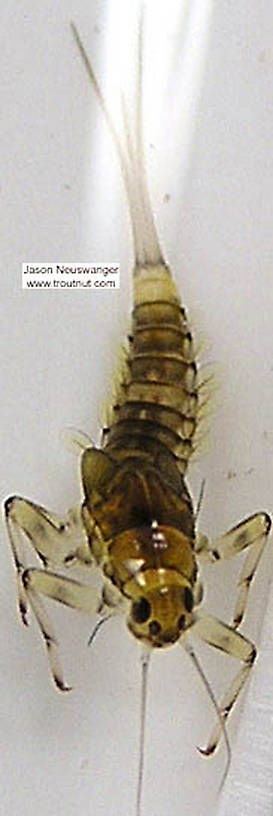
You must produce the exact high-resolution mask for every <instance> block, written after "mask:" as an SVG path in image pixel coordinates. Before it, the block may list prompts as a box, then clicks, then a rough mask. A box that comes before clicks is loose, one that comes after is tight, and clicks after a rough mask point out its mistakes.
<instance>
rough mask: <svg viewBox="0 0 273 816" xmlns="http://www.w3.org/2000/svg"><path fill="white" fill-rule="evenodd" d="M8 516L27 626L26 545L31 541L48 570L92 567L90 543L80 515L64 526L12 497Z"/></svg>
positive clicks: (63, 523) (49, 514)
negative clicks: (85, 564) (53, 568)
mask: <svg viewBox="0 0 273 816" xmlns="http://www.w3.org/2000/svg"><path fill="white" fill-rule="evenodd" d="M5 515H6V521H7V528H8V533H9V539H10V543H11V548H12V553H13V558H14V562H15V567H16V570H17V576H18V584H19V607H20V611H21V615H22V618H23V621H24V623H27V619H26V614H27V608H26V603H25V601H26V598H25V592H24V587H23V585H22V580H21V578H22V574H23V572H24V570H25V567H26V561H25V554H24V542H25V540H26V539H27V540H28V542H29V543H30V544H31V546H32V547H33V549H34V551H35V553H36V555H37V556H38V558H40V561H42V564H43V566H44V567H45V568H47V567H48V566H49V565H51V566H56V565H58V566H63V567H64V566H69V565H70V564H72V563H73V562H74V563H75V562H79V561H81V562H84V563H89V564H90V563H91V557H90V550H89V548H88V540H87V536H86V534H85V531H84V528H83V526H82V524H81V519H80V514H78V518H76V513H75V511H70V515H68V518H67V520H66V521H65V522H64V521H63V520H62V519H59V518H58V517H57V516H55V515H54V514H53V513H49V512H48V511H47V510H45V508H44V507H40V506H39V505H37V504H33V503H32V502H30V501H27V500H26V499H22V498H20V497H16V496H12V497H11V498H9V499H7V501H6V502H5Z"/></svg>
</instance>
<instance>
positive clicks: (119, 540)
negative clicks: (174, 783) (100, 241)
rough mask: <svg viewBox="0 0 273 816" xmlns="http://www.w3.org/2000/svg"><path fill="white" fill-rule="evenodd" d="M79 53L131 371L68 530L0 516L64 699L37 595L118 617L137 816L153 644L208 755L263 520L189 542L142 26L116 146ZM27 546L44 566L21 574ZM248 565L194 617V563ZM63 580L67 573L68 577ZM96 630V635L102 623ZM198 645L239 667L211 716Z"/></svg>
mask: <svg viewBox="0 0 273 816" xmlns="http://www.w3.org/2000/svg"><path fill="white" fill-rule="evenodd" d="M72 31H73V35H74V38H75V40H76V43H77V46H78V48H79V51H80V53H81V56H82V58H83V61H84V63H85V67H86V69H87V73H88V75H89V78H90V81H91V84H92V87H93V89H94V91H95V93H96V96H97V99H98V102H99V104H100V106H101V109H102V111H103V114H104V117H105V119H106V122H107V125H108V128H109V130H110V132H111V134H112V137H113V140H114V142H115V144H116V148H117V153H118V156H119V160H120V166H121V172H122V175H123V178H124V182H125V187H126V192H127V198H128V204H129V209H130V214H131V222H132V231H133V238H134V251H135V268H134V273H133V286H134V294H133V325H132V332H131V336H130V337H129V338H128V339H129V351H128V354H127V372H126V376H124V377H123V378H122V379H121V382H120V388H119V394H118V396H117V398H116V400H115V401H114V405H113V411H112V418H111V422H110V423H109V427H108V428H106V429H104V433H103V439H102V446H101V448H95V447H93V446H92V444H91V442H90V440H89V439H88V438H87V437H84V441H83V437H82V436H81V438H80V442H79V444H80V447H81V448H84V451H83V453H82V460H81V474H82V485H83V493H84V499H83V502H82V504H81V506H80V507H79V508H78V509H77V510H75V509H74V510H73V511H70V512H69V513H68V514H67V516H66V517H65V519H62V518H58V517H57V516H56V515H55V514H53V513H51V512H50V511H48V510H46V509H45V508H44V507H42V506H40V505H37V504H35V503H33V502H32V501H30V500H28V499H25V498H22V497H20V496H10V497H9V498H8V499H7V500H6V502H5V515H6V522H7V527H8V533H9V538H10V544H11V549H12V554H13V559H14V564H15V568H16V571H17V578H18V603H19V609H20V613H21V616H22V619H23V622H24V623H27V622H28V617H27V613H28V608H29V607H31V609H32V612H33V613H34V616H35V617H36V619H37V622H38V624H39V627H40V630H41V634H42V636H43V639H44V643H45V645H46V649H47V652H48V657H49V663H50V669H51V673H52V677H53V679H54V682H55V684H56V686H57V688H58V689H60V690H62V691H66V690H67V689H68V686H67V685H66V683H65V681H64V676H63V672H62V668H61V665H60V662H59V658H58V649H57V639H56V637H55V633H54V630H53V628H52V626H51V623H50V621H49V619H48V617H47V614H46V613H45V610H44V608H43V603H42V598H43V597H45V598H46V599H54V600H56V601H59V602H60V603H63V604H65V605H67V606H70V607H72V608H73V609H77V610H78V611H83V612H86V613H88V614H94V613H99V614H101V613H102V614H103V613H104V611H105V607H107V615H106V618H108V617H109V615H110V614H114V613H117V612H119V611H120V612H122V613H124V612H125V614H126V620H127V624H128V628H129V630H130V631H131V632H132V634H133V635H134V636H135V637H136V638H138V639H139V640H141V641H142V642H143V647H142V691H141V715H140V749H139V768H138V785H137V802H136V816H140V812H141V791H142V781H143V768H144V734H145V711H146V698H147V668H148V661H149V655H150V653H151V649H152V647H158V648H159V647H162V646H168V645H171V644H173V643H175V642H179V643H180V644H181V646H183V647H184V649H185V651H186V652H187V653H188V654H189V656H190V657H191V659H192V660H193V662H194V664H195V667H196V668H197V670H198V672H199V675H200V677H201V680H202V682H203V683H204V685H205V687H206V690H207V692H208V694H209V696H210V700H211V702H212V703H213V706H214V709H215V711H216V714H217V722H216V725H215V727H214V728H213V731H212V734H211V736H210V739H209V741H208V744H207V747H206V749H205V750H203V753H205V754H206V755H209V754H211V753H213V752H214V751H215V749H216V747H217V745H218V743H219V739H220V736H221V734H223V736H224V739H225V743H226V748H227V753H228V762H227V766H226V770H225V775H226V773H227V771H228V767H229V759H230V748H229V742H228V737H227V734H226V729H225V722H226V719H227V717H228V716H229V714H230V712H231V711H232V709H233V706H234V704H235V702H236V700H237V698H238V696H239V693H240V691H241V689H242V688H243V686H244V684H245V682H246V679H247V677H248V675H249V672H250V670H251V667H252V665H253V662H254V660H255V655H256V650H255V647H254V645H253V644H252V643H251V642H250V641H249V640H248V639H247V638H245V637H244V636H243V635H242V634H241V633H240V632H238V631H236V630H237V629H238V627H239V626H240V624H241V621H242V619H243V616H244V613H245V609H246V604H247V599H248V594H249V589H250V587H251V583H252V580H253V577H254V575H255V572H256V569H257V566H258V564H259V561H260V558H261V555H262V552H263V549H264V546H265V542H266V540H267V536H268V534H269V531H270V526H271V520H270V518H269V516H268V514H267V513H265V512H260V513H256V514H254V515H252V516H250V517H249V518H247V519H245V520H244V521H242V522H240V524H237V525H236V526H235V527H233V528H232V529H230V530H229V531H228V532H227V533H226V534H224V535H222V536H220V537H219V538H216V539H215V540H212V541H210V540H209V539H208V538H207V537H206V536H204V535H200V534H199V535H198V536H197V534H196V532H195V525H196V514H195V511H194V508H193V504H192V500H191V497H190V494H189V491H188V489H187V486H186V483H185V475H186V470H187V465H188V461H189V458H190V456H191V453H192V451H193V449H194V445H195V443H196V439H195V433H196V428H197V423H198V411H199V393H200V392H199V386H198V382H197V365H196V361H195V358H194V347H193V340H192V336H191V332H190V329H189V325H188V321H187V317H186V313H185V309H184V307H183V305H182V304H181V302H180V298H179V295H178V293H177V289H176V286H175V282H174V280H173V278H172V276H171V273H170V270H169V268H168V266H167V265H166V263H165V261H164V258H163V255H162V252H161V248H160V245H159V241H158V236H157V231H156V228H155V224H154V219H153V213H152V209H151V205H150V200H149V193H148V187H147V181H146V175H145V162H144V151H143V145H142V131H141V104H140V102H141V100H140V92H141V64H142V62H141V46H142V42H141V32H142V25H141V20H140V25H139V27H138V31H139V36H138V60H137V64H138V83H137V93H136V122H135V124H136V128H135V131H134V130H131V129H130V128H129V127H128V112H127V109H126V106H124V104H123V114H124V116H123V118H124V134H122V135H121V138H120V137H119V134H118V133H117V131H116V129H115V125H114V123H113V121H112V119H111V116H110V114H109V112H108V109H107V106H106V103H105V101H104V97H103V95H102V92H101V90H100V87H99V84H98V82H97V79H96V77H95V75H94V72H93V69H92V65H91V63H90V61H89V59H88V56H87V53H86V52H85V49H84V46H83V44H82V41H81V39H80V37H79V35H78V32H77V29H76V28H75V26H74V25H73V24H72ZM25 538H26V539H27V540H28V542H29V543H30V546H31V547H32V548H33V550H34V551H35V553H36V555H37V556H38V558H39V559H40V562H41V564H40V567H39V568H37V567H35V566H33V567H32V566H31V567H28V565H27V563H26V559H25V552H24V542H25ZM244 550H245V551H246V557H245V561H244V564H243V568H242V572H241V575H240V579H239V584H238V594H237V598H236V603H235V608H234V614H233V617H232V621H231V624H226V623H224V622H222V621H221V620H218V619H217V618H215V617H212V616H211V615H208V614H206V613H205V614H204V613H202V612H201V611H200V610H199V605H200V602H201V600H202V587H201V584H200V582H199V580H198V577H197V572H198V569H197V558H198V561H199V559H201V558H202V557H204V558H205V559H206V560H207V561H209V562H210V563H211V564H213V563H215V561H218V560H219V559H220V558H231V557H233V556H234V555H237V554H238V553H240V552H242V551H244ZM94 561H95V562H97V564H98V565H99V566H100V567H101V569H102V571H103V574H104V579H105V580H104V584H103V588H102V590H101V589H100V588H99V590H98V592H97V591H95V590H94V588H91V587H90V586H89V585H88V583H85V582H82V581H79V580H78V579H75V578H71V572H72V574H73V567H74V566H76V567H77V566H81V567H82V566H83V565H85V566H86V567H88V568H90V567H91V568H92V565H93V563H94ZM67 571H69V574H68V573H67ZM104 619H105V618H103V617H102V618H101V620H100V622H99V623H98V624H97V626H96V627H95V630H94V631H95V632H96V631H97V628H98V626H99V625H100V623H101V621H103V620H104ZM194 635H197V636H198V637H199V638H201V639H203V640H204V641H205V642H207V643H209V644H210V645H212V646H214V647H215V648H217V649H220V650H221V651H224V652H226V653H227V654H229V655H232V656H233V657H236V658H237V659H239V660H240V662H241V664H242V665H241V666H240V668H239V670H238V672H237V673H236V675H235V677H234V679H233V680H232V683H231V685H230V687H229V688H228V689H227V691H226V692H225V694H224V695H223V698H222V699H221V702H220V705H218V703H217V701H216V699H215V697H214V694H213V691H212V689H211V687H210V685H209V683H208V681H207V680H206V677H205V674H204V671H203V669H202V667H201V666H200V663H199V660H198V658H197V657H196V655H195V652H194V651H193V647H192V644H191V642H190V640H189V638H191V636H194Z"/></svg>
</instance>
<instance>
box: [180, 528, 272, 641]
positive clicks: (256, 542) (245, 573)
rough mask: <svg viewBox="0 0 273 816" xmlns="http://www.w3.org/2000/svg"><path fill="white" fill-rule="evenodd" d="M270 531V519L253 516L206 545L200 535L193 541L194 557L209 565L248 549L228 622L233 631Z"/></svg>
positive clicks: (241, 616)
mask: <svg viewBox="0 0 273 816" xmlns="http://www.w3.org/2000/svg"><path fill="white" fill-rule="evenodd" d="M270 528H271V519H270V517H269V516H268V514H267V513H256V514H255V515H253V516H250V517H249V518H248V519H245V520H244V521H241V522H240V524H237V525H236V527H233V528H232V529H231V530H229V531H228V532H227V533H226V534H225V535H223V536H221V537H219V538H216V539H214V540H213V541H209V540H208V539H207V538H206V536H202V535H201V536H200V537H199V538H198V540H197V547H196V553H197V555H198V556H200V558H202V557H204V558H206V560H208V561H210V562H211V563H215V562H216V561H219V560H220V559H224V558H233V556H234V555H237V554H238V553H240V552H243V550H246V549H248V548H249V547H251V550H250V552H249V553H248V554H247V557H246V559H245V562H244V565H243V569H242V571H241V574H240V577H239V581H238V588H239V592H238V596H237V600H236V604H235V609H234V614H233V620H232V626H233V627H234V628H237V627H238V626H239V625H240V623H241V622H242V619H243V617H244V614H245V609H246V604H247V600H248V593H249V590H250V587H251V583H252V580H253V578H254V575H255V572H256V569H257V567H258V564H259V561H260V558H261V556H262V553H263V550H264V546H265V543H266V541H267V537H268V535H269V533H270Z"/></svg>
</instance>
